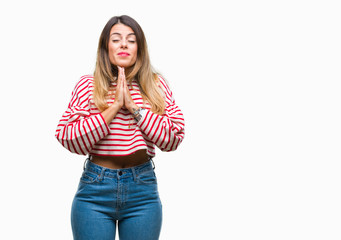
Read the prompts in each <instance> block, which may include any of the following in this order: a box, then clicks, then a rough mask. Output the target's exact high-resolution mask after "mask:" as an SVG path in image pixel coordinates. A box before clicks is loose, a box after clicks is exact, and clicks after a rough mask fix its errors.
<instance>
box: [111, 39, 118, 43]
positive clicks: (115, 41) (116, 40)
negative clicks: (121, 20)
mask: <svg viewBox="0 0 341 240" xmlns="http://www.w3.org/2000/svg"><path fill="white" fill-rule="evenodd" d="M119 41H120V40H118V39H113V40H112V42H114V43H117V42H119Z"/></svg>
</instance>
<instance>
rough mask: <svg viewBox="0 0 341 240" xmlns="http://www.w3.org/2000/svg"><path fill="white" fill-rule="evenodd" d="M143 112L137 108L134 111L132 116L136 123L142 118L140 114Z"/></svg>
mask: <svg viewBox="0 0 341 240" xmlns="http://www.w3.org/2000/svg"><path fill="white" fill-rule="evenodd" d="M144 110H145V109H143V108H140V107H139V108H138V109H136V111H135V112H133V116H134V118H135V120H136V121H137V122H139V121H140V120H141V118H142V112H143V111H144Z"/></svg>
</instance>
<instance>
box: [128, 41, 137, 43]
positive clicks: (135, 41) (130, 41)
mask: <svg viewBox="0 0 341 240" xmlns="http://www.w3.org/2000/svg"><path fill="white" fill-rule="evenodd" d="M128 42H129V43H135V42H136V41H134V40H129V41H128Z"/></svg>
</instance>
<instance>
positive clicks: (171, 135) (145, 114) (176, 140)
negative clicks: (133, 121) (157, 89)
mask: <svg viewBox="0 0 341 240" xmlns="http://www.w3.org/2000/svg"><path fill="white" fill-rule="evenodd" d="M160 83H161V88H162V90H163V91H164V93H165V102H166V108H165V113H164V114H163V115H162V116H160V115H158V114H155V113H153V112H152V111H150V110H147V109H144V110H142V111H141V112H140V115H141V117H140V119H139V120H138V122H137V125H138V126H139V127H140V129H141V130H142V131H143V133H144V134H145V135H146V136H147V137H148V138H149V139H150V140H151V141H152V142H153V143H154V144H155V145H156V146H157V147H158V148H160V150H162V151H174V150H176V149H177V148H178V146H179V145H180V143H181V142H182V140H183V138H184V136H185V130H184V127H185V122H184V116H183V114H182V112H181V110H180V108H179V107H178V106H177V105H176V104H175V100H174V98H173V94H172V91H171V90H170V89H169V87H168V85H167V84H166V82H165V80H163V79H162V78H161V77H160Z"/></svg>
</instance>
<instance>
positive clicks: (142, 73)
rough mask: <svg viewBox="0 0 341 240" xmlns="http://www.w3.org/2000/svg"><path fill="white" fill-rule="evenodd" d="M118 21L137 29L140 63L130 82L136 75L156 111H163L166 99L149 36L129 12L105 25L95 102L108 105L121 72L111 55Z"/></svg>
mask: <svg viewBox="0 0 341 240" xmlns="http://www.w3.org/2000/svg"><path fill="white" fill-rule="evenodd" d="M118 23H121V24H124V25H126V26H128V27H130V28H131V29H132V30H133V31H134V33H135V36H136V41H137V46H138V48H137V58H136V63H135V64H134V65H133V66H132V70H131V71H130V73H129V74H128V76H126V79H127V81H129V82H130V83H131V81H132V80H133V79H136V81H137V83H138V84H139V87H140V91H141V95H142V98H143V100H144V101H147V102H148V103H149V104H150V106H151V110H152V111H153V112H154V113H157V114H160V115H161V114H163V113H164V110H165V101H164V99H163V96H162V93H161V92H160V88H159V86H158V83H159V81H158V76H157V74H156V73H155V72H154V71H153V70H152V66H151V63H150V59H149V53H148V48H147V42H146V38H145V36H144V33H143V31H142V28H141V27H140V25H139V24H138V23H137V22H136V21H135V20H134V19H133V18H131V17H129V16H127V15H122V16H115V17H112V18H111V19H110V20H109V21H108V22H107V24H106V25H105V26H104V28H103V30H102V33H101V36H100V38H99V43H98V49H97V61H96V68H95V72H94V93H93V98H94V102H95V105H96V107H97V108H98V109H99V110H100V111H104V110H105V109H107V108H108V103H107V96H108V91H109V87H110V82H111V81H115V80H116V77H117V74H118V71H117V68H116V67H115V66H114V65H112V64H111V62H110V60H109V55H108V44H109V38H110V30H111V28H112V27H113V26H114V25H115V24H118Z"/></svg>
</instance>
